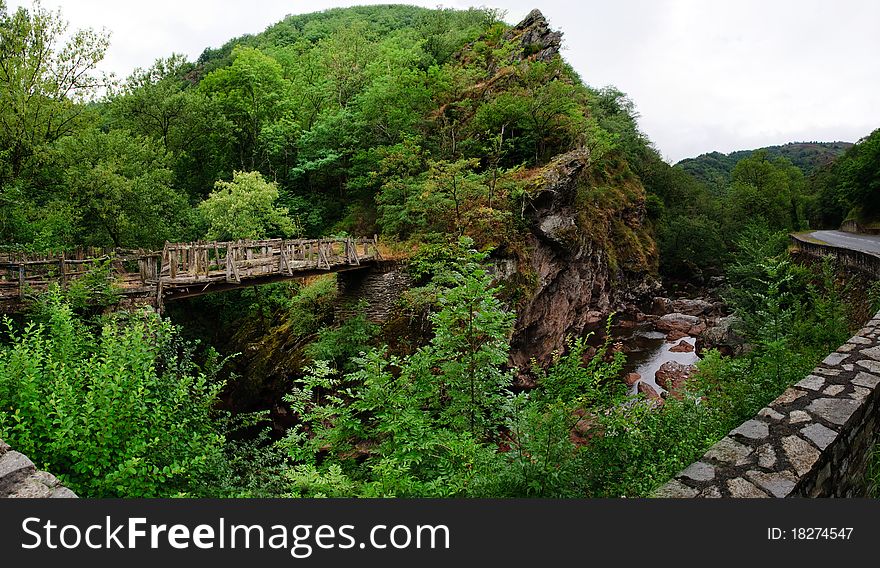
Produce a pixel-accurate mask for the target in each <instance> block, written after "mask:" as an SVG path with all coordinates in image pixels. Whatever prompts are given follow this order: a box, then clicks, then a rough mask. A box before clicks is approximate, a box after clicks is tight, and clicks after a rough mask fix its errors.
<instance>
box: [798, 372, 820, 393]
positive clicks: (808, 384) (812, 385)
mask: <svg viewBox="0 0 880 568" xmlns="http://www.w3.org/2000/svg"><path fill="white" fill-rule="evenodd" d="M794 386H796V387H798V388H802V389H806V390H812V391H817V390H819V389H821V388H822V387H824V386H825V379H823V378H822V377H819V376H817V375H807V377H806V378H804V379H801V380H800V381H798V382H797V383H795V385H794Z"/></svg>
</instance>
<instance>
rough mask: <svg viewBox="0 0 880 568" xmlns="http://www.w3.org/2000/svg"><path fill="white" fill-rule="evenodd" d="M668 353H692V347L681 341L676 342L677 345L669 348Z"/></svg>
mask: <svg viewBox="0 0 880 568" xmlns="http://www.w3.org/2000/svg"><path fill="white" fill-rule="evenodd" d="M669 351H670V352H672V353H692V352H693V351H694V346H693V345H691V344H690V343H688V342H687V341H685V340H684V339H682V340H681V341H679V342H678V345H673V346H672V347H670V348H669Z"/></svg>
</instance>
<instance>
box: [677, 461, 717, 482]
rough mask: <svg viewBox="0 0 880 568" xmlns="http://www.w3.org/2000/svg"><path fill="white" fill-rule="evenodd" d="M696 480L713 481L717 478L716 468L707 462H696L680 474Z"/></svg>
mask: <svg viewBox="0 0 880 568" xmlns="http://www.w3.org/2000/svg"><path fill="white" fill-rule="evenodd" d="M679 477H687V478H688V479H693V480H694V481H711V480H713V479H715V468H714V467H712V466H711V465H709V464H707V463H705V462H701V461H698V462H694V463H692V464H691V465H689V466H688V467H687V468H685V469H684V471H682V472H681V473H680V474H679Z"/></svg>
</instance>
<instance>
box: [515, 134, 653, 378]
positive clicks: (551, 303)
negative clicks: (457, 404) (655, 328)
mask: <svg viewBox="0 0 880 568" xmlns="http://www.w3.org/2000/svg"><path fill="white" fill-rule="evenodd" d="M589 168H590V158H589V153H588V152H587V151H586V150H577V151H573V152H569V153H567V154H563V155H562V156H559V157H557V158H556V159H555V160H554V161H553V162H552V163H551V164H550V165H549V166H548V167H546V168H544V169H543V171H542V173H541V175H540V177H539V178H538V179H537V180H535V181H534V182H533V184H534V185H535V186H536V190H535V191H533V192H532V194H531V199H530V200H529V203H528V204H527V207H526V216H527V218H528V220H529V224H530V233H529V234H528V235H527V237H526V239H527V248H528V251H529V252H528V254H527V258H526V259H523V260H520V261H519V263H520V265H519V266H517V271H518V272H519V273H523V272H527V273H529V274H530V275H531V279H532V282H533V284H534V287H533V289H532V290H531V292H530V293H529V294H528V295H527V297H526V300H525V301H524V302H521V303H520V306H519V308H518V310H517V312H518V313H517V325H516V330H515V332H514V336H513V339H512V351H511V362H512V364H514V365H516V366H517V367H518V368H519V369H521V370H526V369H528V368H529V367H530V361H531V359H533V358H534V359H535V360H537V361H538V362H539V363H542V364H543V363H547V362H548V361H549V360H550V358H551V356H552V353H553V351H561V350H562V349H563V348H564V347H565V339H566V336H568V335H574V336H579V335H582V334H583V333H585V331H587V330H588V329H591V328H593V329H594V328H596V327H597V326H599V325H601V322H603V320H604V319H605V318H606V317H607V316H608V315H609V314H610V313H611V312H614V311H620V310H626V309H627V308H628V307H629V306H632V305H633V304H636V303H640V302H642V301H645V300H648V299H649V298H651V297H652V296H653V295H654V294H655V293H656V292H657V290H658V289H659V288H660V284H659V282H658V281H657V280H656V278H655V277H654V276H653V275H652V272H653V271H652V270H651V263H650V259H648V260H649V262H647V263H639V262H636V263H627V262H623V259H622V258H621V257H622V256H624V255H626V254H627V253H629V252H631V251H626V250H623V251H621V250H617V249H616V248H615V246H617V247H619V244H618V245H615V244H614V243H613V242H612V240H611V239H609V238H608V235H607V234H597V229H598V231H602V230H603V229H602V227H604V226H612V225H616V226H623V227H625V228H627V229H629V230H631V231H640V230H642V229H644V228H645V227H644V222H645V219H644V192H642V194H641V198H639V199H635V200H634V201H633V202H631V203H621V205H622V207H621V208H619V209H618V210H616V211H608V212H607V215H608V217H607V218H606V219H604V220H603V221H604V222H603V223H595V221H596V219H595V218H592V217H591V212H590V211H588V210H585V208H584V203H583V202H584V200H585V198H588V196H589V192H590V190H591V188H592V186H593V185H594V180H593V179H592V175H591V173H590V171H589ZM640 245H641V246H644V247H646V248H647V249H649V251H650V250H652V249H653V246H654V245H653V241H651V240H650V239H648V242H643V243H640ZM651 255H652V253H651V252H649V253H648V256H649V257H650V256H651ZM522 263H525V266H522Z"/></svg>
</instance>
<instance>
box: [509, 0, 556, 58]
mask: <svg viewBox="0 0 880 568" xmlns="http://www.w3.org/2000/svg"><path fill="white" fill-rule="evenodd" d="M504 38H505V39H507V40H519V42H520V45H521V46H522V48H523V57H524V58H526V57H533V58H534V59H536V60H538V61H549V60H551V59H552V58H553V56H554V55H556V54H557V53H559V49H560V48H561V47H562V32H560V31H555V30H551V29H550V24H549V23H547V19H546V18H544V14H542V13H541V11H540V10H537V9H535V10H532V11H531V12H529V14H528V15H527V16H526V17H525V18H524V19H523V21H521V22H520V23H519V24H517V26H516V27H515V28H513V29H511V30H510V31H508V32H507V33H506V34H505V36H504Z"/></svg>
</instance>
